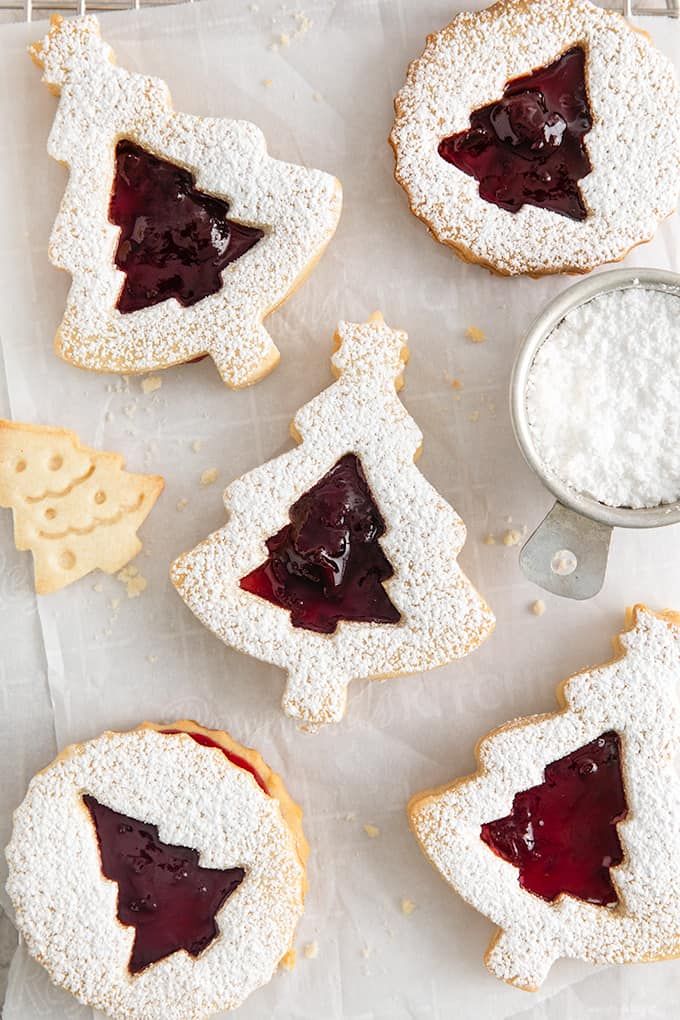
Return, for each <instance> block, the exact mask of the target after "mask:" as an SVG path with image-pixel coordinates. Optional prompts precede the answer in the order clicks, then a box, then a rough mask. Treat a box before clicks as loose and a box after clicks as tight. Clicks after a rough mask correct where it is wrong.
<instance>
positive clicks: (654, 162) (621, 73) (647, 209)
mask: <svg viewBox="0 0 680 1020" xmlns="http://www.w3.org/2000/svg"><path fill="white" fill-rule="evenodd" d="M577 44H578V45H582V46H584V47H585V49H586V54H587V59H586V80H587V87H588V94H589V102H590V107H591V110H592V113H593V119H594V123H593V127H592V129H591V130H590V131H589V132H588V134H587V135H586V136H585V139H584V142H585V146H586V149H587V151H588V155H589V157H590V161H591V164H592V167H593V170H592V172H591V173H590V174H589V175H588V176H587V177H585V178H583V179H582V180H581V181H579V188H580V190H581V194H582V196H583V199H584V202H585V204H586V207H587V208H588V210H589V215H588V217H587V219H586V220H584V221H582V222H577V221H575V220H570V219H568V218H566V217H564V216H560V215H557V214H555V213H553V212H550V211H549V210H546V209H539V208H537V207H535V206H529V205H525V206H524V207H523V208H522V209H521V210H520V211H519V212H518V213H516V214H513V213H509V212H507V211H506V210H503V209H500V208H499V207H497V206H495V205H493V204H492V203H490V202H486V201H484V200H483V199H481V198H480V196H479V190H478V184H477V181H476V180H475V179H474V178H472V177H469V176H468V175H466V174H464V173H463V172H462V171H460V170H458V169H456V168H455V167H453V166H451V165H450V164H449V163H446V162H445V161H444V160H443V159H441V157H440V156H439V154H438V152H437V146H438V144H439V142H440V141H441V139H442V138H445V137H447V136H449V135H452V134H455V133H456V132H459V131H463V130H464V129H466V128H467V127H469V118H470V113H471V112H472V111H473V110H475V109H478V108H479V107H482V106H485V105H487V104H488V103H491V102H494V101H495V100H497V99H499V98H500V97H501V95H502V94H503V89H504V86H505V84H506V82H508V81H509V80H511V79H513V78H517V77H520V76H521V75H524V74H527V73H529V72H530V71H532V70H533V69H535V68H538V67H544V66H546V65H547V64H550V63H551V62H552V61H554V60H555V59H556V58H557V57H559V56H560V54H562V53H564V52H565V51H566V50H568V49H570V48H571V47H572V46H574V45H577ZM395 107H396V114H397V116H396V120H395V123H394V128H393V130H392V136H391V142H392V145H393V147H394V149H395V154H396V177H397V180H398V181H399V182H400V184H402V186H403V187H404V188H405V190H406V192H407V193H408V196H409V200H410V203H411V207H412V209H413V212H414V213H415V214H416V215H417V216H419V217H420V218H421V219H423V220H424V221H425V222H426V223H427V224H428V225H429V226H430V228H431V230H432V232H433V233H434V235H435V236H436V238H437V239H438V240H439V241H442V242H443V243H445V244H450V245H452V246H453V247H454V248H456V250H457V251H458V253H459V254H460V255H461V256H462V257H463V258H466V259H469V260H472V261H476V262H481V263H482V264H483V265H486V266H488V267H489V268H493V269H495V270H497V271H498V272H501V273H507V274H515V273H532V274H538V275H540V274H542V273H546V272H568V271H574V272H586V271H588V270H589V269H591V268H592V267H593V266H596V265H600V264H601V263H603V262H611V261H617V260H619V259H621V258H622V257H623V256H624V255H625V254H626V252H627V251H628V250H629V249H630V248H631V247H633V246H634V245H636V244H640V243H641V242H642V241H647V240H649V239H650V237H651V236H652V235H653V233H654V231H655V229H656V225H657V223H658V221H659V220H661V219H663V218H664V217H666V216H668V215H670V213H671V212H672V211H673V210H674V208H675V207H676V205H677V202H678V193H679V189H680V114H679V110H680V90H679V89H678V83H677V81H676V79H675V76H674V72H673V68H672V66H671V64H670V62H669V61H668V60H667V59H666V58H665V57H664V56H663V54H661V53H660V52H659V51H658V50H656V49H655V48H654V46H652V45H651V43H650V42H649V40H648V38H647V36H646V35H645V34H644V33H641V32H637V31H635V30H633V29H632V28H631V27H630V26H629V25H628V23H627V22H626V21H625V19H624V18H623V17H621V15H619V14H618V13H616V12H611V11H606V10H603V9H602V8H600V7H598V6H596V5H594V4H592V3H590V0H506V2H504V3H496V4H494V6H492V7H490V8H489V9H488V10H486V11H482V12H481V13H472V12H464V13H462V14H459V15H458V16H457V17H456V18H455V19H454V21H452V22H451V24H450V25H448V26H447V27H446V28H444V29H442V31H441V32H438V33H435V34H434V35H431V36H430V37H429V38H428V40H427V45H426V48H425V51H424V53H423V55H422V56H421V57H420V58H419V59H418V60H416V61H414V62H413V63H412V64H411V66H410V68H409V71H408V77H407V80H406V84H405V85H404V86H403V88H402V89H401V91H400V92H399V94H398V95H397V98H396V100H395Z"/></svg>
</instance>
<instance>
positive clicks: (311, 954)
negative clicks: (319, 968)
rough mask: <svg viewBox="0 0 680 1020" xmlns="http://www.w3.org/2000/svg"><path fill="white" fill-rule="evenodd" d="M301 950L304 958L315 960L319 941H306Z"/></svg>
mask: <svg viewBox="0 0 680 1020" xmlns="http://www.w3.org/2000/svg"><path fill="white" fill-rule="evenodd" d="M302 952H303V953H304V954H305V959H306V960H316V958H317V956H318V955H319V943H318V942H308V943H307V945H306V946H305V947H304V949H303V950H302Z"/></svg>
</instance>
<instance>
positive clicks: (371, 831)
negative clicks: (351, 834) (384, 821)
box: [364, 824, 380, 839]
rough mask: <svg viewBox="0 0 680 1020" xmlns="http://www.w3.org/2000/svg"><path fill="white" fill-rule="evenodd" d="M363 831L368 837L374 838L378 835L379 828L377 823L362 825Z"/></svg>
mask: <svg viewBox="0 0 680 1020" xmlns="http://www.w3.org/2000/svg"><path fill="white" fill-rule="evenodd" d="M364 832H365V833H366V835H367V836H368V838H369V839H376V838H377V837H378V836H379V835H380V829H379V828H378V826H377V825H370V824H366V825H364Z"/></svg>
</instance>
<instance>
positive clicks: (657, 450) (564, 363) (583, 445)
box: [526, 287, 680, 507]
mask: <svg viewBox="0 0 680 1020" xmlns="http://www.w3.org/2000/svg"><path fill="white" fill-rule="evenodd" d="M679 393H680V294H678V293H673V292H671V291H660V290H647V289H644V288H642V287H631V288H628V289H626V290H615V291H611V292H609V293H607V294H601V295H599V296H598V297H596V298H594V299H593V300H592V301H588V302H587V303H586V304H583V305H580V306H578V307H577V308H574V309H573V310H572V311H570V312H569V313H568V314H567V315H566V316H565V318H564V319H563V320H562V322H561V323H560V324H559V325H558V326H557V327H556V328H555V329H554V330H553V332H552V333H551V335H550V336H549V337H548V338H547V340H546V341H545V342H544V343H543V344H542V345H541V347H540V348H539V350H538V352H537V354H536V357H535V358H534V361H533V364H532V366H531V371H530V373H529V378H528V381H527V391H526V404H527V414H528V419H529V424H530V427H531V434H532V437H533V440H534V443H535V445H536V449H537V452H538V454H539V456H540V457H541V459H542V460H543V463H544V464H545V466H546V467H547V468H548V470H549V471H551V472H553V473H554V474H555V475H557V477H559V478H560V479H561V480H562V481H564V482H567V483H568V484H569V485H571V486H572V488H574V489H575V490H576V491H577V492H581V493H584V494H586V495H589V496H592V497H593V498H594V499H597V500H599V501H600V502H602V503H607V504H609V505H610V506H625V507H654V506H658V505H659V504H661V503H671V502H674V501H675V500H677V499H679V498H680V402H679V400H678V394H679Z"/></svg>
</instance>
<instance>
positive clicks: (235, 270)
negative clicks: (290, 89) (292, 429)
mask: <svg viewBox="0 0 680 1020" xmlns="http://www.w3.org/2000/svg"><path fill="white" fill-rule="evenodd" d="M30 53H31V56H32V57H33V59H34V61H35V62H36V63H37V64H38V65H39V66H40V67H41V68H42V70H43V81H44V82H45V83H46V84H47V86H48V87H49V88H50V89H51V90H52V91H53V92H55V93H56V94H57V95H59V96H60V100H59V109H58V113H57V116H56V118H55V122H54V126H53V128H52V131H51V133H50V138H49V143H48V151H49V154H50V155H51V156H52V157H53V158H54V159H56V160H58V161H59V162H60V163H63V164H65V165H66V166H67V167H68V168H69V178H68V183H67V186H66V193H65V196H64V200H63V202H62V205H61V209H60V211H59V213H58V215H57V219H56V221H55V224H54V228H53V230H52V236H51V239H50V245H49V256H50V259H51V261H52V262H53V263H54V265H56V266H58V267H59V268H62V269H65V270H67V271H68V272H69V273H70V274H71V277H72V284H71V288H70V291H69V295H68V298H67V302H66V309H65V311H64V316H63V319H62V322H61V325H60V326H59V329H58V331H57V336H56V340H55V347H56V351H57V354H59V356H60V357H62V358H64V359H65V360H66V361H70V362H72V363H73V364H76V365H78V366H79V367H81V368H86V369H91V370H95V371H113V372H121V373H129V372H148V371H150V370H155V369H161V368H167V367H168V366H170V365H177V364H180V363H182V362H188V361H192V360H196V359H198V358H200V357H201V356H203V355H206V354H209V355H210V356H211V357H212V358H213V360H214V362H215V364H216V366H217V368H218V370H219V372H220V375H221V376H222V378H223V380H224V382H225V383H227V385H229V386H232V387H240V386H247V385H249V384H250V383H254V382H256V381H257V380H258V379H260V378H261V377H262V376H263V375H265V374H266V373H267V372H269V371H270V370H271V369H272V368H273V367H274V366H275V364H276V363H277V361H278V357H279V355H278V351H277V349H276V347H275V345H274V343H273V341H272V339H271V337H270V335H269V333H268V332H267V330H266V329H265V327H264V326H263V324H262V320H263V318H264V317H265V316H266V315H268V314H269V312H271V311H273V309H274V308H276V307H278V306H279V305H280V304H281V303H282V302H283V301H285V299H286V298H287V297H288V296H289V295H290V294H291V293H292V292H293V290H294V289H295V288H296V287H297V286H299V285H300V284H301V283H302V280H303V278H304V277H305V276H306V275H307V273H308V272H309V271H310V270H311V269H312V268H313V266H314V265H315V263H316V262H317V260H318V259H319V258H320V257H321V254H322V253H323V250H324V248H325V247H326V245H327V244H328V242H329V240H330V239H331V237H332V235H333V233H334V232H335V229H336V226H337V223H338V219H339V216H340V209H341V204H342V193H341V187H340V184H339V182H338V181H337V180H336V179H335V178H334V177H332V176H331V175H330V174H327V173H323V172H322V171H320V170H313V169H307V168H305V167H301V166H296V165H294V164H292V163H284V162H282V161H281V160H277V159H274V158H272V157H271V156H269V155H268V154H267V150H266V145H265V140H264V136H263V135H262V133H261V131H260V130H259V129H258V128H257V127H256V126H255V125H254V124H251V123H248V122H247V121H242V120H226V119H217V118H201V117H194V116H191V115H189V114H184V113H177V112H176V111H175V110H173V108H172V104H171V100H170V94H169V92H168V88H167V86H166V85H165V83H164V82H163V81H161V80H160V79H157V78H150V77H147V76H144V75H141V74H136V73H132V72H128V71H126V70H125V69H124V68H122V67H119V66H118V65H117V64H116V63H115V62H114V57H113V53H112V51H111V49H110V47H109V46H107V45H106V43H104V42H103V40H102V39H101V37H100V33H99V24H98V22H97V19H96V18H95V17H93V16H89V15H88V16H81V17H75V18H69V19H67V20H65V19H63V18H61V17H60V16H58V15H55V16H54V17H53V18H52V24H51V28H50V31H49V33H48V34H47V35H46V36H45V38H44V39H43V40H42V42H39V43H36V44H35V45H34V46H32V47H31V48H30ZM142 385H143V389H144V392H151V389H156V388H157V385H156V384H155V383H153V385H152V380H148V381H146V383H145V384H142Z"/></svg>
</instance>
